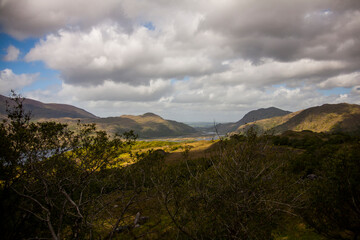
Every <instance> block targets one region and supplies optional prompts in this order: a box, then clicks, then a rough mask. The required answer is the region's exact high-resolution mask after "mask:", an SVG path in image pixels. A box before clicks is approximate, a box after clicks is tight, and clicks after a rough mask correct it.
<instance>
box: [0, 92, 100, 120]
mask: <svg viewBox="0 0 360 240" xmlns="http://www.w3.org/2000/svg"><path fill="white" fill-rule="evenodd" d="M6 102H9V103H11V101H10V98H8V97H5V96H3V95H0V114H1V115H6ZM23 105H24V109H25V110H27V111H30V112H31V116H32V118H33V119H40V118H66V117H70V118H90V119H96V118H99V117H97V116H95V115H94V114H92V113H90V112H88V111H86V110H84V109H81V108H78V107H75V106H72V105H68V104H59V103H42V102H40V101H36V100H33V99H29V98H24V101H23Z"/></svg>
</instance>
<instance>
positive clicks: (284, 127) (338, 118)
mask: <svg viewBox="0 0 360 240" xmlns="http://www.w3.org/2000/svg"><path fill="white" fill-rule="evenodd" d="M250 127H254V128H256V129H257V130H258V131H260V132H264V131H269V132H271V133H273V134H280V133H283V132H285V131H288V130H292V131H303V130H310V131H313V132H349V133H351V132H358V131H360V105H357V104H348V103H339V104H324V105H322V106H316V107H311V108H307V109H304V110H300V111H297V112H294V113H290V114H287V115H284V116H278V117H273V118H268V119H262V120H259V121H254V122H251V123H247V124H245V125H241V126H239V127H238V128H237V129H236V132H245V131H246V130H247V129H249V128H250Z"/></svg>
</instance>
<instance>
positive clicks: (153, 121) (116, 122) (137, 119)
mask: <svg viewBox="0 0 360 240" xmlns="http://www.w3.org/2000/svg"><path fill="white" fill-rule="evenodd" d="M92 122H95V123H96V124H97V126H98V127H99V128H100V129H104V130H106V131H108V132H113V133H115V132H120V133H121V132H125V131H129V130H134V131H135V133H137V134H139V136H140V137H141V138H155V137H177V136H183V135H188V134H193V133H196V132H197V131H196V130H195V129H194V128H192V127H190V126H188V125H186V124H184V123H179V122H176V121H172V120H165V119H163V118H162V117H160V116H158V115H156V114H154V113H145V114H143V115H139V116H133V115H122V116H120V117H108V118H99V119H96V120H95V121H92Z"/></svg>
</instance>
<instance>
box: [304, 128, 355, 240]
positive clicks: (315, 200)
mask: <svg viewBox="0 0 360 240" xmlns="http://www.w3.org/2000/svg"><path fill="white" fill-rule="evenodd" d="M334 137H335V136H328V138H329V142H324V143H323V144H322V146H321V147H319V148H318V149H316V150H312V151H308V152H306V153H305V154H304V157H302V158H300V159H299V161H301V162H300V163H299V162H298V163H297V169H303V174H305V175H306V174H307V175H308V174H309V173H310V174H312V175H314V176H316V178H315V179H313V180H308V181H307V188H309V190H308V193H307V195H306V196H307V201H306V205H305V206H304V208H302V209H300V211H299V213H300V214H301V215H302V216H303V218H304V219H305V221H306V222H307V223H308V224H309V225H310V226H311V227H313V228H315V229H316V230H317V231H318V232H319V233H321V234H322V235H324V236H326V237H328V238H332V239H354V240H356V239H359V238H360V151H359V149H360V142H359V139H358V138H356V137H355V138H352V139H351V137H350V136H348V137H346V138H344V137H343V136H342V135H339V136H338V137H336V138H338V140H339V139H342V140H344V139H346V141H334Z"/></svg>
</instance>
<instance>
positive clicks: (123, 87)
mask: <svg viewBox="0 0 360 240" xmlns="http://www.w3.org/2000/svg"><path fill="white" fill-rule="evenodd" d="M172 90H173V89H172V86H171V85H170V82H169V81H164V80H162V79H156V80H151V81H150V84H149V85H140V86H132V85H129V84H126V83H115V82H112V81H105V82H104V83H103V84H102V85H100V86H91V87H82V86H73V85H69V84H63V87H62V89H61V91H60V92H59V95H60V96H68V97H71V98H72V99H74V100H76V101H79V100H80V101H104V100H107V101H133V102H138V101H157V100H159V99H160V98H161V97H163V96H166V95H169V94H171V93H172Z"/></svg>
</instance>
